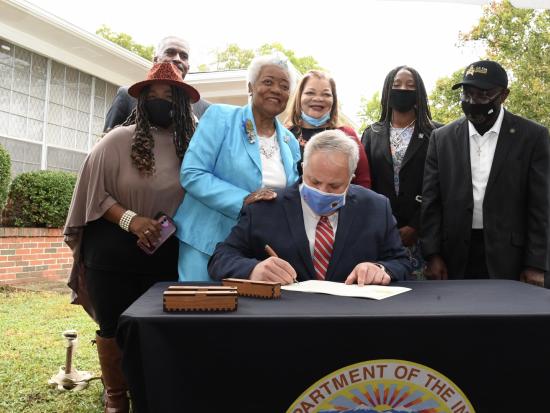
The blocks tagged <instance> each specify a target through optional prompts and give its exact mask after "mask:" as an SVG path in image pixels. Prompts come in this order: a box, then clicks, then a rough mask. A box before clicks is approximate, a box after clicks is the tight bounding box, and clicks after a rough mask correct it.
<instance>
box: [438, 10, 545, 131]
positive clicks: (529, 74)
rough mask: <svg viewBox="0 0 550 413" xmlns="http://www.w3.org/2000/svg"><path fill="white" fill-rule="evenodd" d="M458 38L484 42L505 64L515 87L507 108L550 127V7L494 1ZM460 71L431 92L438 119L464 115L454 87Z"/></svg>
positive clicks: (490, 53)
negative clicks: (529, 6) (522, 5)
mask: <svg viewBox="0 0 550 413" xmlns="http://www.w3.org/2000/svg"><path fill="white" fill-rule="evenodd" d="M460 41H461V42H460V44H461V45H462V46H464V45H468V44H470V43H472V42H482V44H484V45H485V47H486V55H487V58H489V59H491V60H495V61H497V62H499V63H500V64H501V65H502V66H503V67H504V68H505V69H506V71H507V72H508V76H509V79H510V85H509V87H510V90H511V91H510V95H509V97H508V99H507V100H506V102H505V104H504V106H505V107H506V108H507V109H508V110H510V111H511V112H513V113H516V114H518V115H520V116H523V117H526V118H529V119H532V120H535V121H537V122H539V123H542V124H543V125H545V126H546V127H550V110H549V109H548V102H550V10H533V9H517V8H515V7H513V6H512V4H511V3H510V2H509V1H508V0H504V1H502V2H500V1H499V2H496V1H495V2H492V3H491V4H489V5H488V6H486V7H485V8H484V12H483V16H482V17H481V18H480V20H479V23H478V24H477V25H476V26H474V27H473V28H472V29H471V30H470V31H469V32H467V33H463V34H461V35H460ZM468 63H470V62H466V63H465V64H464V67H466V65H467V64H468ZM462 71H463V68H461V69H459V70H457V71H456V72H455V73H453V75H452V76H451V77H450V78H442V79H439V80H438V82H437V84H436V87H435V89H434V91H433V92H432V94H431V96H430V100H431V102H432V114H433V117H434V119H435V120H437V121H440V122H449V121H452V120H454V119H457V118H459V117H460V116H461V115H462V112H461V111H460V106H459V100H458V99H459V97H458V96H459V95H458V93H459V92H457V93H456V94H455V92H454V91H452V90H450V87H451V86H452V84H454V83H456V81H457V80H458V79H460V78H461V76H462ZM457 76H458V77H457Z"/></svg>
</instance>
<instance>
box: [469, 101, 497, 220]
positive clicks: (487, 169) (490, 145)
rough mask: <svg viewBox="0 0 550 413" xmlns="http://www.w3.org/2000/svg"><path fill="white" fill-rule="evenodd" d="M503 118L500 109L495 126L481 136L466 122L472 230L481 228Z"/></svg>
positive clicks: (470, 123)
mask: <svg viewBox="0 0 550 413" xmlns="http://www.w3.org/2000/svg"><path fill="white" fill-rule="evenodd" d="M503 118H504V108H503V107H501V108H500V113H499V115H498V118H497V120H496V122H495V124H494V125H493V126H492V128H491V129H489V130H488V131H487V132H485V133H484V134H483V136H481V135H480V134H479V133H478V132H477V130H476V129H475V127H474V125H473V124H472V122H470V121H468V132H469V138H470V165H471V169H472V191H473V198H474V211H473V218H472V228H474V229H482V228H483V199H484V198H485V190H486V189H487V181H488V180H489V174H490V173H491V166H492V164H493V158H494V156H495V150H496V147H497V142H498V135H499V133H500V128H501V126H502V120H503Z"/></svg>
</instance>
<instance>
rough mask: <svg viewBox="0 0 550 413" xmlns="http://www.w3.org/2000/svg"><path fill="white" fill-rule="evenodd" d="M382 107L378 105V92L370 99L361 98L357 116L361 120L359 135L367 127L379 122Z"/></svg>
mask: <svg viewBox="0 0 550 413" xmlns="http://www.w3.org/2000/svg"><path fill="white" fill-rule="evenodd" d="M381 111H382V107H381V105H380V92H378V91H377V92H375V93H374V94H373V95H372V97H371V98H370V99H367V98H365V97H364V96H361V108H360V110H359V112H358V113H357V116H358V117H359V119H360V120H361V126H359V134H360V135H361V134H362V133H363V131H364V130H365V129H367V126H369V125H371V124H373V123H374V122H378V121H379V120H380V113H381Z"/></svg>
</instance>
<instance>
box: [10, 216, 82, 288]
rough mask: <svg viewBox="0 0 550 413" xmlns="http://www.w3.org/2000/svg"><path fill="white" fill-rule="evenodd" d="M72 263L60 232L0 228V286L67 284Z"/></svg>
mask: <svg viewBox="0 0 550 413" xmlns="http://www.w3.org/2000/svg"><path fill="white" fill-rule="evenodd" d="M72 262H73V258H72V253H71V250H70V249H69V247H67V245H66V244H65V243H64V242H63V230H62V229H60V228H7V227H6V228H0V285H1V284H14V283H22V282H29V281H36V280H41V279H50V280H52V279H57V280H65V279H67V277H68V275H69V272H70V269H71V266H72Z"/></svg>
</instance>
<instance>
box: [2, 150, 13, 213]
mask: <svg viewBox="0 0 550 413" xmlns="http://www.w3.org/2000/svg"><path fill="white" fill-rule="evenodd" d="M10 178H11V159H10V154H9V153H8V151H6V150H5V149H4V147H3V146H2V145H0V212H1V211H2V209H4V206H6V201H7V199H8V189H9V186H10Z"/></svg>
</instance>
